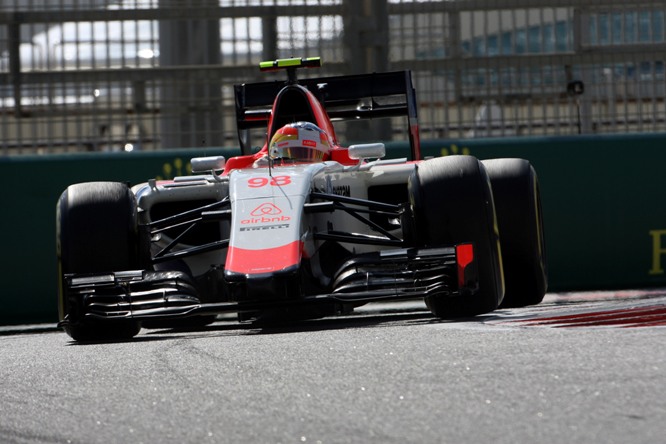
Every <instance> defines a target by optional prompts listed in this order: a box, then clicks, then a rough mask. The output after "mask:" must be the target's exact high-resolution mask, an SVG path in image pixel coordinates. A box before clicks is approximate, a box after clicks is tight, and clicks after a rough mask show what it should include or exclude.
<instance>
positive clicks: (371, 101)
mask: <svg viewBox="0 0 666 444" xmlns="http://www.w3.org/2000/svg"><path fill="white" fill-rule="evenodd" d="M319 65H320V61H319V59H318V58H308V59H281V60H277V61H273V62H264V63H262V64H261V69H262V70H265V71H270V70H286V72H287V74H288V80H287V81H286V82H283V81H274V82H260V83H252V84H243V85H236V86H235V94H236V112H237V123H238V131H239V139H240V142H241V151H242V155H240V156H238V157H234V158H231V159H228V160H225V159H224V158H223V157H206V158H195V159H192V161H191V165H192V172H193V174H194V175H191V176H186V177H177V178H175V179H174V180H168V181H157V180H150V181H148V182H147V183H145V184H141V185H136V186H134V187H132V188H129V187H128V186H127V185H126V184H123V183H115V182H91V183H79V184H75V185H71V186H69V187H68V188H67V190H65V191H64V192H63V194H62V196H61V197H60V200H59V202H58V206H57V256H58V264H59V275H60V281H59V287H60V288H59V312H60V323H59V325H60V326H61V327H62V328H64V330H65V331H66V332H67V333H68V334H69V335H70V336H71V337H72V338H73V339H75V340H79V341H88V340H100V339H124V338H131V337H133V336H135V335H136V334H137V333H138V332H139V330H140V329H141V327H148V328H150V327H167V326H171V327H174V326H179V325H180V326H183V325H190V326H197V325H199V326H204V325H207V324H209V323H212V322H213V321H214V320H215V319H216V315H218V314H220V313H225V312H233V313H237V315H238V319H239V321H241V322H255V323H258V324H259V325H265V324H264V323H271V322H292V321H294V320H302V319H312V318H318V317H322V316H328V315H334V314H345V313H350V312H351V311H352V310H353V309H354V307H358V306H360V305H363V304H366V303H368V302H373V301H387V300H399V299H411V298H424V299H425V302H426V304H427V306H428V307H429V309H430V310H431V312H432V314H433V315H434V316H435V317H437V318H443V319H450V318H458V317H467V316H474V315H478V314H481V313H487V312H490V311H492V310H495V309H496V308H498V307H500V306H502V307H511V306H524V305H529V304H537V303H539V302H540V301H541V300H542V298H543V296H544V294H545V292H546V280H547V279H546V263H545V262H546V261H545V253H544V234H543V224H542V216H541V208H540V206H541V204H540V196H539V186H538V182H537V176H536V174H535V171H534V169H533V168H532V166H531V165H530V164H529V162H527V161H526V160H523V159H495V160H488V161H479V160H478V159H476V158H475V157H472V156H446V157H440V158H432V159H428V160H422V159H421V153H420V145H419V137H418V122H417V116H416V96H415V92H414V89H413V86H412V80H411V73H410V72H409V71H400V72H389V73H374V74H367V75H347V76H336V77H327V78H310V79H305V80H298V79H297V76H296V72H297V68H301V67H313V66H319ZM395 116H403V117H405V118H406V119H405V120H406V121H407V123H408V132H409V135H410V137H409V138H410V147H411V156H412V159H411V160H408V159H391V160H382V158H383V157H384V156H385V146H384V144H382V143H370V144H358V145H352V146H349V147H343V146H342V145H341V144H340V142H339V140H338V137H337V136H336V133H335V130H334V128H333V124H332V121H335V120H344V119H361V118H376V117H395ZM258 127H263V128H267V137H266V143H265V145H264V146H263V148H262V149H261V150H260V151H258V152H256V153H253V152H252V149H251V147H250V145H249V143H248V138H247V133H248V132H249V131H250V129H253V128H258Z"/></svg>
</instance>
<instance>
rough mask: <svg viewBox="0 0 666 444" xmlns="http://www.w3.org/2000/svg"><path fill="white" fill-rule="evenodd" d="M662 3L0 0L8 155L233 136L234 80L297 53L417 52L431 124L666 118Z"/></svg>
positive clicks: (452, 133)
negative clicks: (261, 63) (264, 64)
mask: <svg viewBox="0 0 666 444" xmlns="http://www.w3.org/2000/svg"><path fill="white" fill-rule="evenodd" d="M665 21H666V5H665V4H664V2H663V0H659V1H657V0H652V1H650V0H646V1H642V0H636V1H630V2H627V1H626V0H624V1H619V0H450V1H426V0H421V1H414V0H412V1H407V0H115V1H114V0H5V1H3V2H2V3H1V4H0V155H15V154H26V153H58V152H72V151H103V150H126V151H131V150H137V149H142V150H152V149H159V148H171V147H203V146H222V145H226V146H237V145H238V142H237V138H236V137H237V135H236V128H235V115H234V107H233V103H234V102H233V87H232V86H233V84H235V83H242V82H248V81H255V80H266V79H269V78H270V77H266V75H263V74H260V73H259V70H258V69H257V66H258V63H259V61H261V60H269V59H275V58H281V57H291V56H321V57H322V59H323V61H324V66H323V67H322V68H321V69H320V70H317V71H316V72H314V70H312V71H313V72H310V71H308V72H307V73H305V74H306V75H308V76H324V75H337V74H352V73H361V72H369V71H385V70H400V69H411V70H412V71H413V76H414V79H415V86H416V89H417V96H418V98H419V119H420V125H421V134H422V137H423V138H465V137H497V136H522V135H567V134H579V133H585V134H589V133H618V132H635V131H636V132H648V131H650V132H653V131H666V103H665V100H664V96H665V92H666V76H665V70H664V63H665V59H666V23H665ZM352 126H353V125H352ZM342 131H343V134H345V135H346V136H347V137H348V138H349V139H353V138H359V137H362V136H371V137H380V138H382V139H386V140H403V139H405V138H406V135H405V134H404V126H403V125H397V124H396V125H392V126H391V125H383V126H380V129H379V130H377V129H373V128H372V127H366V126H363V125H359V126H358V127H357V128H353V127H347V128H343V130H342ZM253 142H254V143H255V144H257V145H261V143H262V142H263V140H262V136H261V135H260V136H257V137H256V140H254V141H253Z"/></svg>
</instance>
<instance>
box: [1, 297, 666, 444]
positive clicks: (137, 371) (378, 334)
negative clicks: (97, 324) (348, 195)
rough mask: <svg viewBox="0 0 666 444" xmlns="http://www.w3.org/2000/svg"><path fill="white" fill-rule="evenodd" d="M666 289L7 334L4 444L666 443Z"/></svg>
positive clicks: (27, 329) (46, 328) (32, 329)
mask: <svg viewBox="0 0 666 444" xmlns="http://www.w3.org/2000/svg"><path fill="white" fill-rule="evenodd" d="M665 327H666V290H649V291H622V292H595V293H580V294H549V295H547V296H546V299H545V300H544V302H543V303H542V304H540V305H538V306H535V307H528V308H523V309H511V310H499V311H497V312H495V313H492V314H490V315H488V316H483V317H478V318H475V319H468V320H463V321H459V322H439V321H435V320H433V318H432V317H431V316H430V314H429V313H428V312H427V311H426V310H425V308H424V306H423V304H422V303H421V302H405V303H399V304H382V305H375V306H366V307H363V308H362V309H360V310H357V312H356V314H354V315H351V316H347V317H341V318H333V319H331V318H329V319H322V320H316V321H309V322H304V323H300V324H298V325H294V326H291V327H288V328H287V327H285V328H273V329H256V328H251V327H246V326H240V325H238V324H237V323H235V322H234V321H232V320H228V319H220V320H219V321H218V322H216V323H215V324H213V325H212V326H210V327H209V328H207V329H205V330H198V331H173V330H145V329H144V330H142V331H141V333H140V334H139V336H137V338H136V339H135V340H133V341H129V342H121V343H102V344H75V343H72V342H71V341H69V338H68V337H67V336H66V335H65V334H64V333H61V332H57V331H55V330H54V329H53V326H51V325H41V326H22V327H3V328H0V442H1V443H110V442H118V443H120V442H122V443H171V442H173V443H208V442H210V443H486V442H487V443H490V442H492V443H661V442H666V344H665V343H666V328H665Z"/></svg>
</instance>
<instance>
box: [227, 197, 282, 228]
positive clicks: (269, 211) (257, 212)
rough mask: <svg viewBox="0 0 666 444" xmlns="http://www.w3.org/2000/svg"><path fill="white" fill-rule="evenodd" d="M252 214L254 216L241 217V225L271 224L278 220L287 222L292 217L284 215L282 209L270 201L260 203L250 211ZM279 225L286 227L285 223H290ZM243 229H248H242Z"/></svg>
mask: <svg viewBox="0 0 666 444" xmlns="http://www.w3.org/2000/svg"><path fill="white" fill-rule="evenodd" d="M250 215H251V216H253V217H250V218H247V219H241V221H240V223H241V225H253V224H270V223H276V222H287V221H290V220H291V217H289V216H285V215H282V210H281V209H280V208H279V207H277V206H276V205H274V204H272V203H269V202H264V203H263V204H261V205H259V206H258V207H257V208H255V209H254V210H252V211H251V212H250ZM278 225H280V226H279V227H278V228H285V227H284V226H283V225H286V226H289V224H284V223H282V224H278ZM264 226H267V225H264ZM267 229H268V228H267ZM241 231H246V230H242V229H241Z"/></svg>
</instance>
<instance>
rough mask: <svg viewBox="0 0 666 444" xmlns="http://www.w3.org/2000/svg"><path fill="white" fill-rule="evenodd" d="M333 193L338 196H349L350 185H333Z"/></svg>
mask: <svg viewBox="0 0 666 444" xmlns="http://www.w3.org/2000/svg"><path fill="white" fill-rule="evenodd" d="M333 194H337V195H338V196H346V197H351V187H350V186H349V185H337V186H334V187H333Z"/></svg>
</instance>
